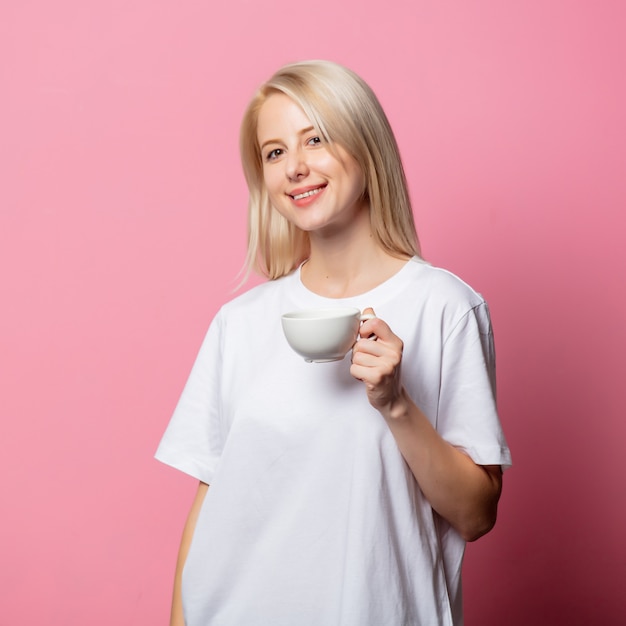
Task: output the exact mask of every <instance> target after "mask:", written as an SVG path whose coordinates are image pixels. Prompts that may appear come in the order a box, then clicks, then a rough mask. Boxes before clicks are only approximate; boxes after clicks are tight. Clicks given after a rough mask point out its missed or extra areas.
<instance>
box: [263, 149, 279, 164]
mask: <svg viewBox="0 0 626 626" xmlns="http://www.w3.org/2000/svg"><path fill="white" fill-rule="evenodd" d="M282 153H283V151H282V150H281V149H280V148H274V149H273V150H270V151H269V152H268V153H267V154H266V155H265V160H266V161H274V160H276V159H277V158H278V157H279V156H280V155H281V154H282Z"/></svg>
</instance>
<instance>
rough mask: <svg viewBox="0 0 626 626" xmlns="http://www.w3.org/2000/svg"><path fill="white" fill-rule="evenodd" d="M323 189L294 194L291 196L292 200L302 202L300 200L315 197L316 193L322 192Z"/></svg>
mask: <svg viewBox="0 0 626 626" xmlns="http://www.w3.org/2000/svg"><path fill="white" fill-rule="evenodd" d="M324 189H325V186H324V187H317V188H316V189H310V190H309V191H305V192H304V193H299V194H296V195H295V196H291V197H292V198H293V199H294V200H302V198H308V197H310V196H316V195H317V194H318V193H320V192H321V191H323V190H324Z"/></svg>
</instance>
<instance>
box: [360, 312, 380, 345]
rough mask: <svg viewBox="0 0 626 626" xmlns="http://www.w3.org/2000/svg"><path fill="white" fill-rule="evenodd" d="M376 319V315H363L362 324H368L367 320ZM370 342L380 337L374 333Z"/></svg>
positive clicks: (370, 337)
mask: <svg viewBox="0 0 626 626" xmlns="http://www.w3.org/2000/svg"><path fill="white" fill-rule="evenodd" d="M374 319H376V315H375V314H374V313H361V322H366V321H367V320H374ZM368 339H369V340H370V341H376V340H377V339H378V337H377V336H376V335H374V334H373V333H372V334H371V335H370V336H369V337H368Z"/></svg>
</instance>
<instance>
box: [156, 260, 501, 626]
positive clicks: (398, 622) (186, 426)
mask: <svg viewBox="0 0 626 626" xmlns="http://www.w3.org/2000/svg"><path fill="white" fill-rule="evenodd" d="M332 305H336V306H339V305H342V306H343V305H349V306H356V307H358V308H359V309H361V310H362V309H364V308H366V307H369V306H371V307H373V308H374V310H375V312H376V314H377V316H378V317H380V318H382V319H383V320H385V321H386V322H387V323H388V324H389V326H390V327H391V329H392V331H393V332H394V333H395V334H396V335H398V336H399V337H400V338H401V339H402V340H403V342H404V355H403V361H402V376H403V382H404V385H405V387H406V389H407V390H408V392H409V394H410V395H411V397H412V398H413V400H414V401H415V402H416V404H417V405H418V406H419V407H420V408H421V409H422V411H423V412H424V413H425V414H426V415H427V416H428V418H429V419H430V420H431V422H432V423H433V425H434V426H435V427H436V429H437V431H438V432H439V433H440V434H441V436H442V437H443V438H444V439H446V440H447V441H449V442H450V443H451V444H453V445H454V446H457V447H458V448H460V449H462V450H464V451H465V452H466V453H467V454H469V455H470V456H471V458H472V459H473V460H474V461H475V462H476V463H478V464H483V465H498V464H499V465H502V466H503V467H507V466H509V465H510V462H511V459H510V453H509V450H508V447H507V445H506V442H505V439H504V436H503V434H502V430H501V427H500V423H499V420H498V415H497V413H496V404H495V376H494V368H495V363H494V352H493V340H492V334H491V325H490V320H489V313H488V310H487V305H486V304H485V302H484V300H483V299H482V298H481V297H480V296H479V295H478V294H477V293H476V292H474V291H473V290H472V289H471V288H470V287H468V286H467V285H466V284H465V283H463V282H462V281H461V280H459V279H458V278H457V277H455V276H454V275H452V274H450V273H449V272H447V271H445V270H441V269H437V268H434V267H432V266H430V265H428V264H426V263H424V262H422V261H420V260H418V259H413V260H411V261H409V262H408V263H407V264H406V265H405V266H404V267H403V268H402V269H401V270H400V272H398V273H397V274H396V275H395V276H393V277H392V278H390V279H389V280H388V281H386V282H385V283H383V284H382V285H379V286H378V287H376V288H375V289H373V290H371V291H369V292H368V293H365V294H362V295H359V296H355V297H351V298H342V299H329V298H324V297H321V296H319V295H317V294H314V293H312V292H310V291H309V290H307V289H306V288H305V287H304V285H303V284H302V282H301V280H300V272H299V271H295V272H294V273H292V274H291V275H289V276H287V277H284V278H281V279H279V280H276V281H271V282H268V283H265V284H263V285H260V286H258V287H255V288H254V289H251V290H250V291H248V292H247V293H245V294H243V295H241V296H239V297H238V298H236V299H235V300H233V301H231V302H229V303H228V304H226V305H225V306H224V307H222V309H221V310H220V311H219V313H218V314H217V316H216V317H215V319H214V320H213V322H212V324H211V326H210V329H209V331H208V333H207V336H206V339H205V341H204V343H203V345H202V347H201V350H200V353H199V355H198V358H197V360H196V363H195V365H194V367H193V370H192V372H191V375H190V377H189V380H188V382H187V385H186V387H185V390H184V392H183V394H182V397H181V399H180V402H179V404H178V406H177V408H176V411H175V413H174V415H173V417H172V420H171V422H170V425H169V426H168V428H167V431H166V432H165V435H164V437H163V439H162V441H161V444H160V446H159V449H158V451H157V455H156V456H157V458H158V459H159V460H161V461H163V462H164V463H167V464H170V465H172V466H174V467H176V468H178V469H180V470H182V471H184V472H187V473H188V474H190V475H192V476H194V477H195V478H197V479H199V480H201V481H203V482H206V483H209V484H210V485H211V487H210V489H209V491H208V494H207V496H206V499H205V501H204V505H203V508H202V510H201V512H200V516H199V519H198V522H197V526H196V531H195V534H194V538H193V541H192V545H191V549H190V552H189V555H188V558H187V561H186V565H185V569H184V573H183V604H184V607H185V617H186V620H187V625H188V626H207V625H211V626H433V625H451V624H453V625H455V626H459V625H460V624H462V621H463V617H462V606H461V563H462V559H463V552H464V548H465V544H464V542H463V540H462V539H461V538H460V536H459V535H458V534H457V533H456V531H455V530H454V529H452V528H451V527H450V526H449V525H448V524H447V523H446V522H445V521H444V520H442V519H441V518H439V517H438V516H437V515H436V514H434V513H433V511H432V509H431V507H430V505H429V503H428V502H427V501H426V499H425V498H424V496H423V494H422V493H421V491H420V489H419V487H418V486H417V483H416V481H415V479H414V477H413V476H412V474H411V472H410V470H409V469H408V467H407V465H406V463H405V461H404V459H403V458H402V456H401V454H400V452H399V450H398V447H397V445H396V442H395V440H394V438H393V436H392V434H391V432H390V430H389V428H388V426H387V424H386V423H385V420H384V419H383V417H382V416H381V415H380V413H378V411H376V410H375V409H374V408H372V406H371V405H370V404H369V402H368V400H367V396H366V393H365V389H364V387H363V383H361V382H359V381H357V380H355V379H354V378H352V376H351V375H350V373H349V367H350V355H349V354H348V356H347V357H346V358H345V359H343V360H342V361H336V362H332V363H323V364H318V363H313V364H311V363H306V362H305V361H304V359H302V357H300V356H298V355H297V354H296V353H295V352H293V351H292V350H291V348H290V347H289V345H288V344H287V342H286V340H285V338H284V335H283V332H282V328H281V322H280V315H281V314H282V313H285V312H288V311H291V310H295V309H300V308H309V307H318V306H332Z"/></svg>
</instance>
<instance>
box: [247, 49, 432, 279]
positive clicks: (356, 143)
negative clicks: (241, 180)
mask: <svg viewBox="0 0 626 626" xmlns="http://www.w3.org/2000/svg"><path fill="white" fill-rule="evenodd" d="M277 92H279V93H283V94H285V95H286V96H288V97H289V98H291V99H292V100H293V101H294V102H296V103H297V104H298V105H299V106H300V107H302V110H303V111H304V113H305V114H306V116H307V117H308V118H309V120H310V121H311V124H313V126H314V127H315V129H316V132H318V133H319V134H320V136H321V137H322V138H323V139H324V140H325V141H327V142H328V143H329V149H331V150H332V145H333V143H335V144H338V145H340V146H342V147H343V148H344V149H345V150H346V151H347V152H348V153H349V154H350V155H351V156H352V157H353V158H354V159H355V160H356V161H357V163H358V164H359V166H360V168H361V171H362V172H363V174H364V178H365V189H364V197H366V198H367V199H368V201H369V205H370V222H371V225H372V233H373V236H374V238H375V240H376V241H377V243H378V244H379V245H380V246H381V247H382V248H383V249H384V250H385V251H387V252H388V253H389V254H391V255H393V256H396V257H403V256H414V255H417V256H419V254H420V248H419V241H418V238H417V233H416V230H415V224H414V221H413V212H412V209H411V202H410V199H409V193H408V189H407V183H406V177H405V174H404V168H403V166H402V161H401V159H400V152H399V150H398V145H397V143H396V140H395V137H394V135H393V131H392V130H391V126H390V125H389V121H388V120H387V116H386V115H385V113H384V111H383V109H382V107H381V105H380V103H379V102H378V99H377V98H376V95H375V94H374V92H373V91H372V89H371V88H370V87H369V86H368V85H367V84H366V83H365V81H363V79H361V78H360V77H359V76H357V75H356V74H355V73H354V72H352V71H351V70H349V69H347V68H345V67H343V66H341V65H338V64H336V63H331V62H329V61H303V62H300V63H293V64H290V65H286V66H284V67H282V68H281V69H279V70H278V71H277V72H276V73H275V74H274V75H273V76H272V77H271V78H270V79H269V80H268V81H267V82H266V83H264V84H263V85H262V86H261V87H260V88H259V89H258V90H257V92H256V94H255V95H254V97H253V98H252V100H251V101H250V103H249V105H248V107H247V109H246V111H245V114H244V116H243V121H242V123H241V133H240V151H241V161H242V166H243V171H244V175H245V178H246V182H247V184H248V189H249V193H250V198H249V205H248V211H249V212H248V253H247V259H246V267H247V270H248V272H249V271H250V270H252V269H254V270H256V271H257V272H259V273H261V274H263V275H265V276H267V277H268V278H270V279H276V278H280V277H281V276H285V275H286V274H289V273H290V272H291V271H293V270H294V269H295V268H296V267H297V266H298V265H299V264H300V263H302V261H304V260H305V259H306V258H307V257H308V255H309V237H308V233H306V232H304V231H302V230H300V229H299V228H297V227H296V226H294V225H293V224H291V223H290V222H288V221H287V220H286V219H285V218H284V217H283V216H282V215H280V213H278V211H276V210H274V209H273V208H272V206H271V204H270V201H269V197H268V194H267V191H266V189H265V185H264V181H263V160H262V156H261V151H260V148H259V145H258V141H257V122H258V116H259V111H260V109H261V107H262V106H263V104H264V103H265V101H266V100H267V98H268V97H269V96H270V95H271V94H272V93H277Z"/></svg>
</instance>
